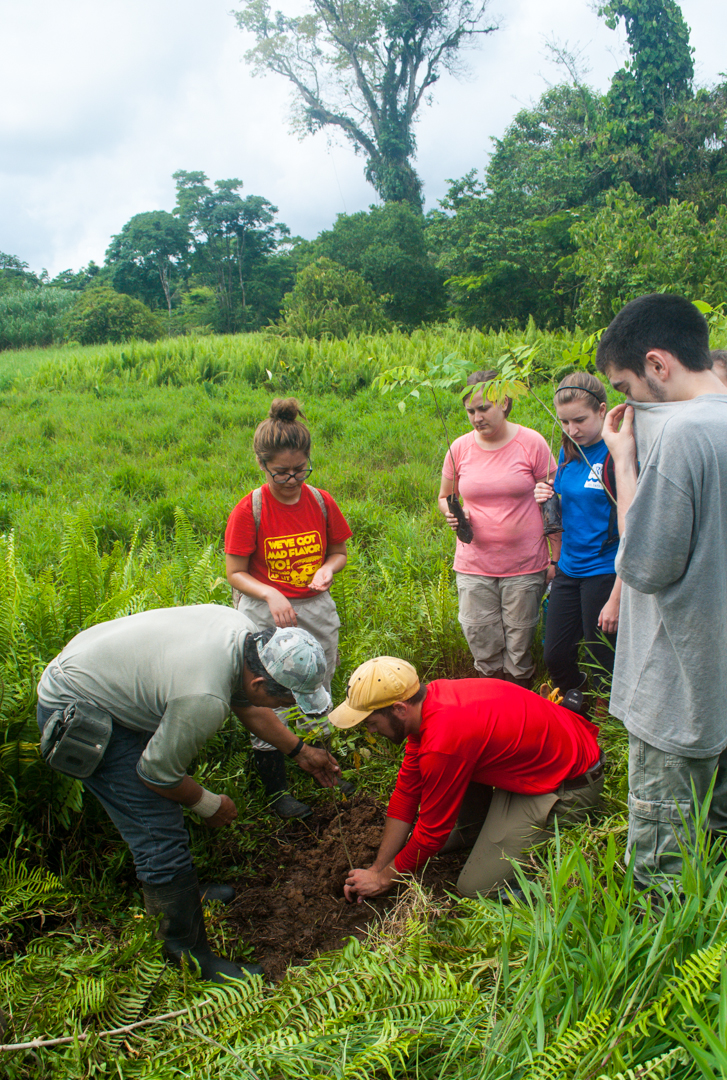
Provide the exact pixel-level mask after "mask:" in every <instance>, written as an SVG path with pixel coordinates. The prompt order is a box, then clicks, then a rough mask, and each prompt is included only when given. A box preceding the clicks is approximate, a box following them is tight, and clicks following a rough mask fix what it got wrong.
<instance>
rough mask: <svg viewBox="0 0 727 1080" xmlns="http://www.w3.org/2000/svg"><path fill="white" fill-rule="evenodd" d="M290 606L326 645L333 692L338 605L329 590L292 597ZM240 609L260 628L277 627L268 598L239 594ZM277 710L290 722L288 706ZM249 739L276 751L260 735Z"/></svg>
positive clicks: (259, 747)
mask: <svg viewBox="0 0 727 1080" xmlns="http://www.w3.org/2000/svg"><path fill="white" fill-rule="evenodd" d="M290 603H291V606H292V607H293V609H294V611H295V616H296V618H297V620H298V626H299V627H300V628H301V630H307V631H308V633H309V634H312V635H313V637H314V638H317V640H318V641H319V642H320V643H321V645H322V646H323V652H324V653H325V655H326V679H325V682H324V684H323V685H324V686H325V688H326V690H328V692H329V693H330V690H331V679H332V678H333V674H334V672H335V670H336V665H337V663H338V631H339V629H340V626H341V620H340V619H339V617H338V612H337V611H336V604H335V602H334V600H333V597H332V596H331V594H330V593H329V592H324V593H321V594H320V596H310V597H307V598H306V599H304V600H291V601H290ZM237 610H238V611H241V612H242V614H243V615H247V617H248V619H250V621H251V622H253V623H255V625H256V626H257V628H258V630H265V629H267V627H274V626H275V620H274V619H273V617H272V615H271V614H270V608H269V607H268V605H267V602H266V601H265V600H257V599H256V598H255V597H253V596H245V595H244V594H242V593H241V594H240V595H239V598H238V602H237ZM275 712H276V713H277V715H278V716H279V718H280V719H281V720H282V722H283V723H284V724H287V721H286V714H287V712H288V710H287V709H276V710H275ZM321 725H322V721H321V720H310V721H307V723H304V724H301V725H300V726H301V727H303V728H305V727H306V726H308V727H311V728H314V727H321ZM250 740H251V742H252V745H253V749H254V750H274V749H275V747H274V746H271V745H270V743H266V742H263V740H262V739H258V737H257V735H253V734H252V733H250Z"/></svg>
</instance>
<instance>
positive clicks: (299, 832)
mask: <svg viewBox="0 0 727 1080" xmlns="http://www.w3.org/2000/svg"><path fill="white" fill-rule="evenodd" d="M337 805H338V809H339V813H340V823H339V818H338V815H337V814H336V808H335V806H334V805H333V803H332V802H330V803H323V804H322V805H320V806H318V807H316V808H315V809H314V811H313V814H312V815H311V816H310V817H309V818H307V819H306V820H305V821H297V822H295V823H292V824H286V825H285V826H283V827H282V828H281V829H280V831H279V832H278V833H277V834H276V835H275V837H274V838H273V843H272V850H271V855H270V858H269V859H268V860H267V862H266V863H265V864H264V865H263V866H262V867H261V868H260V869H259V871H258V872H257V873H256V874H255V876H254V877H252V878H248V879H246V880H245V881H244V882H240V883H239V886H238V894H237V898H236V899H235V901H234V902H233V903H232V904H231V905H230V906H229V907H228V908H227V909H226V912H225V923H226V927H227V930H228V933H229V931H232V935H231V936H232V938H233V940H235V939H237V940H238V941H239V944H240V946H242V945H243V944H244V945H246V946H251V947H252V948H253V949H254V953H255V959H256V960H257V962H258V963H260V964H262V966H263V968H264V970H265V974H266V975H267V976H268V977H269V978H272V979H280V978H282V976H283V975H284V974H285V970H286V968H287V967H288V966H289V965H290V964H301V963H304V962H305V961H307V960H311V959H313V957H315V956H316V955H317V954H318V953H320V952H326V951H328V950H329V949H336V948H339V947H340V946H341V945H343V943H344V942H345V941H346V939H347V938H349V937H352V936H354V937H362V936H363V935H364V933H365V932H366V928H367V926H368V924H369V923H370V922H371V921H372V920H377V919H379V918H380V917H381V916H382V915H383V914H384V913H385V912H386V911H387V910H388V909H389V908H390V907H391V906H392V905H393V904H394V903H395V901H396V896H395V895H390V896H384V897H376V898H375V899H373V900H372V901H370V902H369V903H367V904H349V903H348V902H347V901H346V899H345V897H344V895H343V883H344V881H345V878H346V872H347V870H348V868H349V855H350V858H351V862H352V863H353V865H354V866H355V867H358V866H364V867H365V866H369V865H370V864H371V863H372V862H373V860H374V858H375V856H376V852H377V850H378V846H379V841H380V839H381V831H382V829H383V826H384V821H385V810H384V808H383V807H382V806H380V804H379V803H377V802H376V801H375V799H373V798H371V797H369V796H357V797H356V798H354V799H350V800H348V801H346V802H343V801H341V802H338V803H337ZM342 833H343V836H342V835H341V834H342ZM344 841H345V844H344ZM346 848H347V849H348V854H347V852H346ZM465 858H466V856H465V855H450V856H443V857H441V858H438V859H435V860H433V861H432V863H431V864H430V866H429V867H428V868H427V871H426V873H425V876H424V884H425V885H427V886H429V887H431V888H433V889H434V892H435V895H437V896H443V895H444V894H445V893H446V892H447V891H452V890H453V884H452V883H453V882H454V881H456V879H457V875H458V874H459V871H460V869H461V867H462V864H463V862H464V859H465Z"/></svg>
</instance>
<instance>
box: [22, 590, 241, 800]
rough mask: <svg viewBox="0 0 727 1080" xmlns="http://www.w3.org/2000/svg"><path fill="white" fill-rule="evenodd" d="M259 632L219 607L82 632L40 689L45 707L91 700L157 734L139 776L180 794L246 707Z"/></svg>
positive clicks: (178, 610)
mask: <svg viewBox="0 0 727 1080" xmlns="http://www.w3.org/2000/svg"><path fill="white" fill-rule="evenodd" d="M256 629H257V627H256V626H255V625H254V624H253V623H252V622H250V620H249V619H247V618H246V617H245V616H244V615H242V614H241V613H240V612H239V611H235V610H234V609H233V608H226V607H221V606H220V605H218V604H200V605H199V606H197V607H175V608H159V609H157V610H155V611H144V612H141V613H140V614H138V615H127V616H126V618H123V619H114V620H112V621H111V622H105V623H100V624H99V625H98V626H92V627H91V628H90V629H89V630H84V631H83V632H82V633H80V634H77V635H76V637H74V638H73V639H72V640H71V641H69V643H68V645H66V647H65V649H63V651H62V652H61V653H60V654H59V655H58V656H57V657H56V658H55V660H52V661H51V662H50V664H49V665H48V667H47V668H46V669H45V671H44V672H43V675H42V677H41V680H40V683H39V684H38V700H39V701H40V703H41V705H43V706H45V708H47V709H59V708H64V707H65V706H66V705H68V704H69V703H70V702H72V701H88V702H90V703H91V704H93V705H96V706H98V708H99V709H103V710H104V711H105V712H108V713H110V714H111V716H113V718H114V719H115V720H117V721H118V722H119V723H120V724H122V725H123V726H124V727H127V728H131V729H132V730H133V731H151V732H153V735H152V737H151V739H150V740H149V742H148V743H147V745H146V749H145V750H144V753H143V754H142V756H141V759H140V760H139V764H138V766H137V770H138V772H139V775H140V776H142V777H143V778H144V779H145V780H149V781H150V782H151V783H153V784H158V785H159V786H161V787H174V786H176V785H177V784H178V783H179V782H180V781H181V780H182V778H183V776H184V775H185V773H186V771H187V766H188V765H189V763H190V761H192V759H193V758H194V757H195V756H196V754H197V753H198V751H199V750H200V748H201V747H202V746H203V745H204V743H205V742H206V741H207V739H209V738H210V736H212V735H214V733H215V732H216V731H218V730H219V728H220V727H221V726H222V724H223V723H224V722H225V720H226V719H227V717H228V715H229V712H230V704H231V702H233V701H235V700H240V701H242V700H243V693H242V670H243V666H244V647H245V638H246V637H247V635H248V634H249V633H254V632H255V631H256Z"/></svg>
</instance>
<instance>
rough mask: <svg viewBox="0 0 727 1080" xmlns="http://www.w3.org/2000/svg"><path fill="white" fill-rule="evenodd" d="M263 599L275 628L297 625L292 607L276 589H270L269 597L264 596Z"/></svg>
mask: <svg viewBox="0 0 727 1080" xmlns="http://www.w3.org/2000/svg"><path fill="white" fill-rule="evenodd" d="M265 599H266V600H267V602H268V607H269V608H270V614H271V615H272V617H273V619H274V621H275V625H276V626H280V627H281V628H282V627H285V626H297V625H298V619H297V617H296V614H295V611H294V610H293V605H292V604H291V603H290V601H289V600H288V598H287V597H286V596H283V594H282V593H281V592H278V590H277V589H271V590H270V595H269V596H266V597H265Z"/></svg>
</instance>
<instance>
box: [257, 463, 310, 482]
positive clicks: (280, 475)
mask: <svg viewBox="0 0 727 1080" xmlns="http://www.w3.org/2000/svg"><path fill="white" fill-rule="evenodd" d="M263 467H264V469H265V472H266V473H268V474H269V475H270V479H271V480H272V482H273V483H274V484H286V483H287V482H288V480H295V481H297V482H298V483H302V481H303V480H307V479H308V477H309V476H310V474H311V473H312V472H313V466H312V465H309V466H308V468H307V469H296V470H295V472H283V471H282V470H280V471H279V472H272V471H271V470H270V469H269V468H268V467H267V465H265V466H263Z"/></svg>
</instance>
